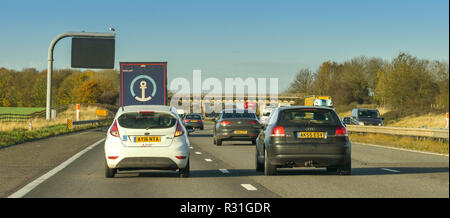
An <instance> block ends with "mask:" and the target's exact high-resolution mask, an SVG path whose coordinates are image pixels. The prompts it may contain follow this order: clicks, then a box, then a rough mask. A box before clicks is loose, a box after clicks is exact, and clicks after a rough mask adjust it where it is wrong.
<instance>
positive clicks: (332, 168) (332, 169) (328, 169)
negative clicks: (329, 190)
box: [327, 167, 338, 172]
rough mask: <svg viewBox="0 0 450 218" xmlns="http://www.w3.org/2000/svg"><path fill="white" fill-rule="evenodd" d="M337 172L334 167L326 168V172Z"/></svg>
mask: <svg viewBox="0 0 450 218" xmlns="http://www.w3.org/2000/svg"><path fill="white" fill-rule="evenodd" d="M337 170H338V169H337V168H336V167H327V172H337Z"/></svg>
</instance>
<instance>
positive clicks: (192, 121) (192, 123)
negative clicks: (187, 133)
mask: <svg viewBox="0 0 450 218" xmlns="http://www.w3.org/2000/svg"><path fill="white" fill-rule="evenodd" d="M184 125H185V126H186V127H192V128H197V129H201V130H203V129H204V125H203V116H202V115H201V114H188V115H186V116H185V117H184Z"/></svg>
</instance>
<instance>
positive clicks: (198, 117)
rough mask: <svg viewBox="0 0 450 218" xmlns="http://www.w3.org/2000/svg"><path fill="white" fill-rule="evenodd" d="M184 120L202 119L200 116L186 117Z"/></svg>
mask: <svg viewBox="0 0 450 218" xmlns="http://www.w3.org/2000/svg"><path fill="white" fill-rule="evenodd" d="M186 119H192V120H201V119H202V117H201V116H200V115H187V116H186Z"/></svg>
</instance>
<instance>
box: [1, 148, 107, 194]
mask: <svg viewBox="0 0 450 218" xmlns="http://www.w3.org/2000/svg"><path fill="white" fill-rule="evenodd" d="M104 140H105V139H101V140H99V141H97V142H95V143H94V144H92V145H90V146H89V147H87V148H85V149H84V150H82V151H80V152H78V153H77V154H75V155H74V156H72V157H71V158H69V159H67V160H66V161H64V162H63V163H62V164H60V165H59V166H57V167H55V168H54V169H52V170H50V171H49V172H47V173H46V174H44V175H43V176H41V177H39V178H37V179H36V180H34V181H32V182H30V183H28V184H27V185H26V186H24V187H23V188H21V189H20V190H19V191H17V192H15V193H14V194H12V195H10V196H9V197H8V198H21V197H23V196H25V195H26V194H27V193H28V192H30V191H31V190H33V189H34V188H36V187H37V186H38V185H39V184H41V183H43V182H44V181H45V180H47V179H49V178H50V177H52V176H53V175H55V174H56V173H58V172H59V171H61V170H63V169H64V168H65V167H67V166H68V165H69V164H71V163H72V162H74V161H75V160H76V159H78V158H79V157H81V155H83V154H84V153H86V152H88V151H89V150H91V149H93V148H94V147H95V146H97V145H98V144H100V143H101V142H103V141H104Z"/></svg>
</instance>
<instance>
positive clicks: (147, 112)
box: [139, 111, 155, 114]
mask: <svg viewBox="0 0 450 218" xmlns="http://www.w3.org/2000/svg"><path fill="white" fill-rule="evenodd" d="M139 113H141V114H153V113H155V112H154V111H140V112H139Z"/></svg>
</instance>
